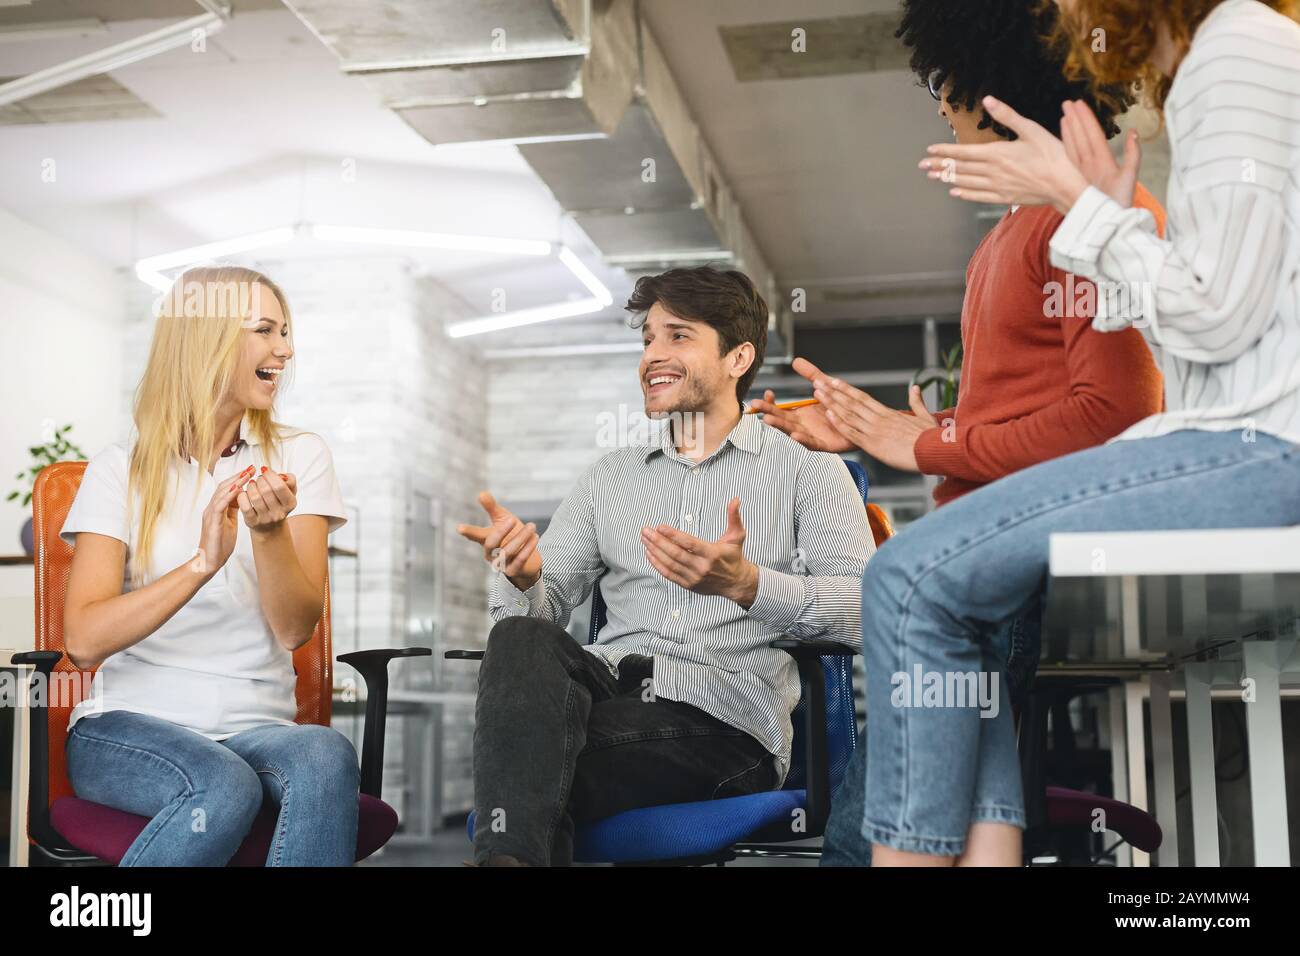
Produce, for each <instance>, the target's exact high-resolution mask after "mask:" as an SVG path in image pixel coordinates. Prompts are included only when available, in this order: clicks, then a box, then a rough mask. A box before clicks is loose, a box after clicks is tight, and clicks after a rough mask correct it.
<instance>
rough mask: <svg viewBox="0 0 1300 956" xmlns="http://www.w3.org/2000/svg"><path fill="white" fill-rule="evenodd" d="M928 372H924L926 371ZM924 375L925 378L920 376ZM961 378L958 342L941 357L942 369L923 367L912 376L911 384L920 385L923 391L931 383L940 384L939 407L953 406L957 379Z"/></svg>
mask: <svg viewBox="0 0 1300 956" xmlns="http://www.w3.org/2000/svg"><path fill="white" fill-rule="evenodd" d="M927 372H928V373H930V374H928V375H927V374H926V373H927ZM922 375H925V376H926V377H925V378H921V376H922ZM960 378H961V343H960V342H958V343H957V344H956V345H954V346H953V347H952V348H950V349H949V350H948V354H947V355H945V356H944V357H943V368H942V369H928V368H923V369H921V370H920V371H918V372H917V373H916V374H915V375H913V376H912V384H913V385H920V386H921V391H925V390H926V389H927V388H929V387H930V386H931V385H939V386H941V388H940V392H939V408H954V407H955V406H956V405H957V380H958V379H960Z"/></svg>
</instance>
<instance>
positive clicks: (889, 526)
mask: <svg viewBox="0 0 1300 956" xmlns="http://www.w3.org/2000/svg"><path fill="white" fill-rule="evenodd" d="M867 523H868V524H870V525H871V536H872V537H873V538H875V539H876V547H877V548H878V547H880V546H881V545H882V544H884V543H885V542H886V541H888V540H889V539H890V538H892V537H893V536H894V523H893V522H892V521H890V520H889V515H887V514H885V510H884V509H883V508H881V507H880V505H877V504H868V505H867Z"/></svg>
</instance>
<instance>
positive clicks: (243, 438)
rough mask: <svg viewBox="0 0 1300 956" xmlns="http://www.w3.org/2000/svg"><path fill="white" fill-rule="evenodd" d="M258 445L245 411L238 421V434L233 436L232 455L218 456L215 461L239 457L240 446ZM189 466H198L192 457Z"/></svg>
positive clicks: (249, 414)
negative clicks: (233, 449) (233, 446)
mask: <svg viewBox="0 0 1300 956" xmlns="http://www.w3.org/2000/svg"><path fill="white" fill-rule="evenodd" d="M260 444H261V442H259V441H258V440H257V435H256V434H255V433H254V431H253V426H252V420H251V412H249V411H245V412H244V417H243V418H242V419H240V421H239V434H238V435H236V436H235V451H234V454H231V455H228V456H218V458H217V460H218V461H220V460H221V458H222V457H229V458H237V457H239V449H240V448H241V447H242V446H244V445H260ZM190 464H191V465H194V466H196V467H197V466H198V462H197V461H196V460H195V459H194V458H193V457H192V456H191V458H190Z"/></svg>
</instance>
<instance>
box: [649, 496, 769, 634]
mask: <svg viewBox="0 0 1300 956" xmlns="http://www.w3.org/2000/svg"><path fill="white" fill-rule="evenodd" d="M641 541H642V543H643V544H645V553H646V557H648V558H649V559H650V564H651V565H653V566H654V569H655V570H656V571H658V572H659V573H660V574H662V575H663V576H664V577H666V578H667V579H668V580H669V581H672V582H673V583H674V584H679V585H681V586H682V587H684V588H686V589H687V590H688V591H694V592H695V593H696V594H718V595H721V596H722V597H725V598H729V599H730V600H732V601H735V602H736V603H737V604H739V605H740V606H741V607H743V608H746V609H748V608H749V606H750V605H751V604H753V603H754V598H755V597H757V595H758V565H756V564H753V563H752V562H750V561H746V560H745V554H744V548H745V526H744V525H743V524H741V522H740V499H739V498H732V499H731V503H730V504H728V505H727V530H726V532H725V533H724V534H723V535H722V537H721V538H719V539H718V540H717V541H705V540H703V539H701V538H697V537H695V536H694V535H690V534H687V533H686V532H685V531H680V530H678V529H677V528H674V527H673V526H672V525H666V524H661V525H658V526H656V527H654V528H642V529H641Z"/></svg>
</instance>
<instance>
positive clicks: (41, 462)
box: [5, 425, 86, 555]
mask: <svg viewBox="0 0 1300 956" xmlns="http://www.w3.org/2000/svg"><path fill="white" fill-rule="evenodd" d="M71 430H72V426H71V425H64V426H63V427H62V428H60V429H58V430H57V431H55V432H54V438H53V439H52V440H51V441H48V442H46V443H45V444H43V445H33V446H32V447H31V448H29V449H27V450H28V451H30V452H31V453H32V467H31V468H29V469H28V470H27V471H20V472H18V474H17V476H16V477H17V478H18V480H19V481H25V482H26V483H27V489H26V493H24V490H23V489H22V488H19V489H17V490H15V491H11V492H9V496H8V497H7V498H6V499H5V500H6V501H13V500H14V499H16V498H17V497H18V496H19V495H22V499H23V500H22V504H21V507H23V508H26V507H27V506H28V505H30V504H31V502H32V487H33V486H34V485H35V484H36V476H37V475H39V474H40V473H41V469H42V468H44V467H45V466H46V465H52V464H54V463H55V462H57V461H84V460H85V459H86V453H85V452H84V451H82V450H81V449H80V448H78V447H77V446H76V445H74V444H72V442H70V441H68V437H67V435H68V432H70V431H71ZM21 537H22V542H23V553H24V554H27V555H32V554H35V553H36V544H35V541H34V540H33V538H32V519H31V518H30V517H29V518H28V519H27V523H26V524H24V525H23V530H22V533H21Z"/></svg>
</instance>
